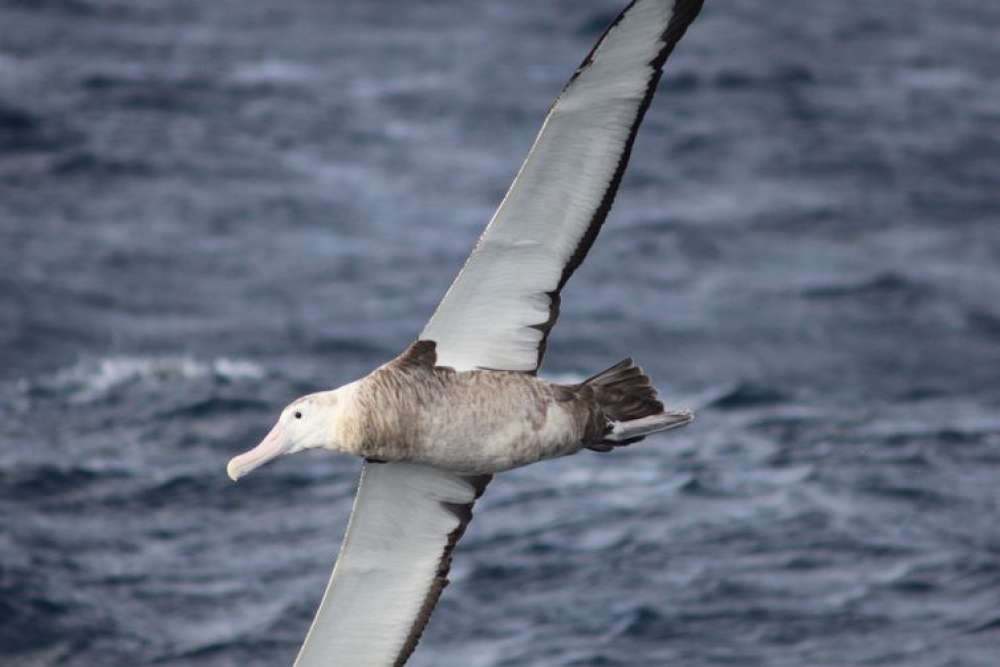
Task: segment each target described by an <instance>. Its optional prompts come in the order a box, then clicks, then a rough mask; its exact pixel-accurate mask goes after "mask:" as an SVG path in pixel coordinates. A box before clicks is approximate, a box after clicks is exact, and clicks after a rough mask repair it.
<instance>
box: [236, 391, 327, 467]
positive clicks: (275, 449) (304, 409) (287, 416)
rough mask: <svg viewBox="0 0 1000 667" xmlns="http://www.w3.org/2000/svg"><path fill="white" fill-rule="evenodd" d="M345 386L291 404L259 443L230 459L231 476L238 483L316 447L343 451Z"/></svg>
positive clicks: (305, 397)
mask: <svg viewBox="0 0 1000 667" xmlns="http://www.w3.org/2000/svg"><path fill="white" fill-rule="evenodd" d="M344 389H345V388H344V387H341V388H340V389H334V390H332V391H323V392H319V393H316V394H309V395H307V396H303V397H302V398H299V399H296V400H295V401H293V402H292V403H290V404H289V405H288V407H286V408H285V409H284V410H282V411H281V416H280V417H279V418H278V423H277V424H275V425H274V427H273V428H271V431H270V432H269V433H268V434H267V435H266V436H265V437H264V439H263V440H262V441H261V443H260V444H259V445H257V446H256V447H254V448H253V449H251V450H250V451H248V452H244V453H243V454H240V455H239V456H235V457H233V458H232V459H231V460H230V461H229V465H227V466H226V472H227V473H228V474H229V477H230V478H232V480H233V481H234V482H235V481H236V480H238V479H239V478H240V477H243V476H244V475H246V474H247V473H248V472H250V471H251V470H253V469H254V468H258V467H260V466H262V465H264V464H265V463H267V462H268V461H270V460H272V459H275V458H277V457H279V456H281V455H282V454H294V453H295V452H300V451H302V450H303V449H313V448H316V447H324V448H326V449H333V450H339V449H340V447H339V446H338V444H337V443H338V437H337V435H338V428H337V426H338V420H339V419H338V418H339V416H340V414H339V413H340V412H341V410H342V409H343V408H344V403H345V400H344V399H345V395H344V394H345V392H344Z"/></svg>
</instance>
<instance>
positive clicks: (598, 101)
mask: <svg viewBox="0 0 1000 667" xmlns="http://www.w3.org/2000/svg"><path fill="white" fill-rule="evenodd" d="M701 5H702V0H635V1H634V2H632V3H631V4H630V5H629V6H628V7H626V8H625V10H624V11H623V12H622V13H621V14H620V15H619V16H618V18H616V19H615V20H614V22H612V24H611V25H610V26H609V27H608V29H607V30H606V31H605V33H604V34H603V36H601V38H600V39H599V40H598V42H597V44H596V45H595V46H594V47H593V49H592V50H591V51H590V53H588V54H587V57H586V58H585V59H584V60H583V63H582V64H581V65H580V66H579V67H578V68H577V70H576V72H574V74H573V75H572V77H571V78H570V80H569V82H568V83H567V84H566V87H565V88H564V89H563V90H562V92H561V93H560V95H559V97H558V98H557V99H556V101H555V103H554V104H553V105H552V107H551V108H550V110H549V112H548V115H547V116H546V117H545V121H544V123H543V124H542V129H541V131H540V132H539V134H538V136H537V138H536V139H535V143H534V144H533V145H532V147H531V150H530V152H529V153H528V156H527V158H526V159H525V161H524V163H523V164H522V165H521V168H520V170H519V171H518V173H517V176H516V177H515V179H514V182H513V184H512V185H511V187H510V190H508V192H507V194H506V196H505V197H504V199H503V201H502V202H501V204H500V207H499V208H498V209H497V211H496V213H495V214H494V215H493V218H492V220H490V222H489V224H488V225H487V227H486V230H485V231H484V232H483V234H482V236H480V238H479V241H478V242H477V243H476V246H475V248H474V249H473V251H472V254H471V255H470V256H469V258H468V260H467V261H466V263H465V266H464V267H463V268H462V270H461V271H460V272H459V274H458V277H457V278H456V279H455V281H454V283H453V284H452V285H451V287H450V288H449V290H448V292H447V293H446V294H445V296H444V299H443V300H442V301H441V303H440V305H439V306H438V308H437V310H436V311H435V312H434V315H433V316H432V317H431V319H430V321H429V322H428V323H427V325H426V326H425V327H424V330H423V331H422V332H421V333H420V335H419V337H418V338H417V340H416V341H415V342H414V343H413V344H411V345H410V346H409V347H408V348H407V349H406V350H405V351H404V352H403V353H402V354H400V355H399V356H398V357H396V358H395V359H393V360H392V361H389V362H388V363H386V364H384V365H382V366H380V367H379V368H377V369H375V370H374V371H372V372H371V373H370V374H369V375H367V376H365V377H363V378H361V379H359V380H356V381H354V382H351V383H349V384H347V385H344V386H342V387H339V388H337V389H333V390H330V391H323V392H319V393H315V394H310V395H308V396H303V397H301V398H299V399H297V400H295V401H293V402H292V403H291V404H290V405H288V407H286V408H285V409H284V410H283V411H282V413H281V416H280V417H279V419H278V421H277V423H276V424H275V426H274V427H273V428H272V429H271V431H270V432H269V433H268V434H267V436H266V437H265V438H264V440H263V441H262V442H261V443H260V444H259V445H258V446H257V447H255V448H254V449H252V450H250V451H248V452H246V453H244V454H241V455H239V456H236V457H235V458H233V459H232V460H231V461H230V462H229V465H228V468H227V472H228V473H229V476H230V477H231V478H232V479H233V480H236V479H238V478H240V477H241V476H243V475H245V474H247V473H248V472H250V471H251V470H253V469H254V468H256V467H258V466H260V465H262V464H263V463H266V462H267V461H270V460H272V459H274V458H276V457H278V456H280V455H282V454H290V453H294V452H298V451H301V450H304V449H310V448H324V449H328V450H332V451H335V452H343V453H347V454H354V455H356V456H360V457H363V458H364V459H365V463H364V465H363V468H362V472H361V480H360V482H359V484H358V492H357V496H356V498H355V501H354V508H353V510H352V513H351V518H350V521H349V523H348V527H347V533H346V535H345V537H344V542H343V545H342V547H341V549H340V554H339V556H338V558H337V562H336V565H335V566H334V569H333V574H332V576H331V578H330V582H329V584H328V586H327V589H326V593H325V594H324V596H323V600H322V602H321V603H320V607H319V610H318V611H317V613H316V616H315V618H314V619H313V622H312V626H311V627H310V629H309V633H308V635H307V636H306V639H305V642H304V644H303V645H302V648H301V650H300V651H299V654H298V658H297V659H296V663H295V664H296V665H298V666H300V667H315V666H320V665H334V664H335V665H351V666H355V665H365V666H367V665H402V664H403V663H405V662H406V660H407V659H408V658H409V656H410V654H411V653H412V652H413V650H414V648H415V647H416V645H417V642H418V641H419V639H420V635H421V633H422V632H423V629H424V626H425V625H426V624H427V621H428V619H429V618H430V615H431V612H432V611H433V609H434V606H435V604H436V603H437V600H438V598H439V596H440V595H441V591H442V589H443V588H444V587H445V585H446V584H447V583H448V571H449V568H450V565H451V558H452V550H453V549H454V547H455V544H456V543H457V542H458V540H459V538H461V536H462V533H463V532H464V531H465V528H466V526H467V525H468V523H469V521H470V519H471V517H472V513H471V510H472V506H473V503H474V502H475V501H476V499H477V498H478V497H479V496H480V494H482V492H483V490H484V488H485V487H486V485H487V484H488V483H489V481H490V479H491V478H492V475H493V474H495V473H499V472H502V471H504V470H509V469H511V468H516V467H518V466H523V465H528V464H530V463H534V462H536V461H541V460H544V459H549V458H554V457H559V456H566V455H569V454H573V453H575V452H577V451H580V450H581V449H590V450H596V451H599V452H605V451H610V450H612V449H614V448H615V447H618V446H621V445H627V444H629V443H633V442H636V441H638V440H641V439H642V438H643V437H644V436H646V435H648V434H650V433H654V432H658V431H664V430H668V429H672V428H677V427H680V426H684V425H685V424H688V423H689V422H690V421H691V419H692V418H693V416H692V414H691V413H690V412H689V411H687V410H668V409H665V408H664V405H663V403H661V402H660V400H659V399H658V398H657V393H656V390H655V389H654V387H653V385H652V383H651V381H650V379H649V378H648V377H647V376H646V375H645V373H643V371H642V369H641V368H639V367H638V366H637V365H636V364H635V363H633V361H632V360H631V359H626V360H624V361H622V362H620V363H618V364H616V365H614V366H612V367H611V368H608V369H607V370H604V371H602V372H599V373H597V374H595V375H594V376H593V377H591V378H589V379H587V380H584V381H583V382H580V383H578V384H557V383H552V382H546V381H545V380H543V379H541V378H539V377H538V376H537V371H538V369H539V366H540V365H541V363H542V357H543V355H544V353H545V346H546V342H547V340H548V336H549V332H550V331H551V329H552V326H553V325H554V324H555V322H556V318H557V317H558V315H559V305H560V304H559V293H560V290H561V289H562V288H563V286H564V285H565V284H566V281H568V280H569V278H570V276H571V275H572V274H573V272H574V271H575V270H576V268H577V267H578V266H580V263H581V262H582V261H583V259H584V257H585V256H586V254H587V251H588V250H589V249H590V247H591V245H592V244H593V242H594V240H595V238H596V237H597V234H598V232H599V231H600V228H601V225H602V224H603V223H604V220H605V218H606V217H607V215H608V211H609V210H610V208H611V204H612V201H613V200H614V197H615V192H616V191H617V189H618V184H619V183H620V181H621V178H622V175H623V174H624V172H625V168H626V166H627V165H628V160H629V155H630V153H631V150H632V145H633V143H634V141H635V137H636V132H637V131H638V129H639V124H640V123H641V122H642V118H643V115H644V114H645V112H646V109H647V108H648V107H649V103H650V101H651V100H652V98H653V93H654V91H655V89H656V85H657V83H658V82H659V79H660V75H661V71H662V68H663V65H664V63H665V62H666V60H667V57H668V56H669V55H670V53H671V52H672V51H673V48H674V46H675V45H676V44H677V42H678V40H680V38H681V36H682V35H683V34H684V32H685V30H686V29H687V27H688V25H689V24H690V23H691V21H693V20H694V18H695V16H697V14H698V12H699V11H700V9H701Z"/></svg>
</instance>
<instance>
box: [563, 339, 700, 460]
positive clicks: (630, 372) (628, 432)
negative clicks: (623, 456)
mask: <svg viewBox="0 0 1000 667" xmlns="http://www.w3.org/2000/svg"><path fill="white" fill-rule="evenodd" d="M582 384H584V385H586V386H588V387H590V388H591V389H592V390H593V391H594V398H595V399H596V400H597V403H598V405H600V407H601V410H602V411H603V412H604V415H605V417H607V418H608V421H609V422H610V423H611V430H610V431H609V432H608V433H607V434H606V435H605V436H604V439H603V440H601V441H600V442H596V443H592V444H589V445H588V447H589V448H590V449H594V450H597V451H602V452H606V451H608V450H610V449H611V448H613V447H620V446H622V445H628V444H631V443H633V442H637V441H639V440H642V439H643V438H644V437H646V436H647V435H649V434H650V433H656V432H657V431H667V430H669V429H672V428H679V427H681V426H685V425H686V424H689V423H691V420H692V419H694V414H692V413H691V411H690V410H665V409H664V408H663V403H661V402H660V400H659V399H658V398H657V397H656V388H655V387H653V383H652V381H651V380H650V379H649V376H648V375H646V374H645V373H643V372H642V369H641V368H640V367H638V366H636V365H635V362H634V361H632V359H630V358H629V359H625V360H623V361H620V362H618V363H617V364H615V365H614V366H612V367H611V368H609V369H607V370H604V371H601V372H600V373H598V374H597V375H595V376H593V377H591V378H589V379H587V380H584V381H583V383H582Z"/></svg>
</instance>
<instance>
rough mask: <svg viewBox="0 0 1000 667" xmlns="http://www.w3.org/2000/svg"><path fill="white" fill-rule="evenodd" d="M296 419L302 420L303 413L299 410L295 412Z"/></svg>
mask: <svg viewBox="0 0 1000 667" xmlns="http://www.w3.org/2000/svg"><path fill="white" fill-rule="evenodd" d="M295 418H296V419H302V413H301V412H299V411H298V410H296V411H295Z"/></svg>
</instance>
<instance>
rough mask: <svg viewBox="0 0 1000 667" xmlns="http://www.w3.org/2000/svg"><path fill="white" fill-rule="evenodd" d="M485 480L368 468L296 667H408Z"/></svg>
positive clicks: (393, 466)
mask: <svg viewBox="0 0 1000 667" xmlns="http://www.w3.org/2000/svg"><path fill="white" fill-rule="evenodd" d="M489 481H490V476H489V475H481V476H468V475H458V474H456V473H451V472H447V471H444V470H439V469H436V468H431V467H428V466H422V465H414V464H408V463H365V466H364V469H363V470H362V473H361V481H360V483H359V485H358V493H357V497H356V498H355V500H354V509H353V510H352V512H351V519H350V522H349V523H348V526H347V534H346V535H345V536H344V543H343V545H342V546H341V548H340V555H339V556H338V557H337V565H336V566H335V567H334V569H333V575H332V576H331V577H330V583H329V584H327V588H326V593H325V594H324V595H323V601H322V603H321V604H320V608H319V611H318V612H317V613H316V617H315V618H314V619H313V622H312V626H311V627H310V628H309V634H308V635H307V636H306V640H305V643H304V644H303V645H302V649H301V650H300V651H299V655H298V658H297V659H296V661H295V664H296V666H297V667H320V666H322V667H329V666H330V665H402V664H403V663H404V662H406V659H407V658H408V657H409V655H410V653H412V652H413V649H414V647H416V645H417V641H419V639H420V635H421V633H422V632H423V629H424V626H425V625H426V624H427V620H428V619H429V618H430V614H431V611H432V610H433V609H434V605H435V604H436V603H437V599H438V597H439V596H440V595H441V590H442V589H443V588H444V587H445V585H447V583H448V570H449V568H450V566H451V552H452V549H453V548H454V547H455V544H456V543H457V542H458V540H459V538H460V537H461V536H462V533H463V532H464V531H465V527H466V525H468V523H469V520H470V519H471V518H472V505H473V503H474V502H475V500H476V498H478V497H479V495H480V494H481V493H482V492H483V489H484V488H485V487H486V484H487V483H489Z"/></svg>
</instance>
